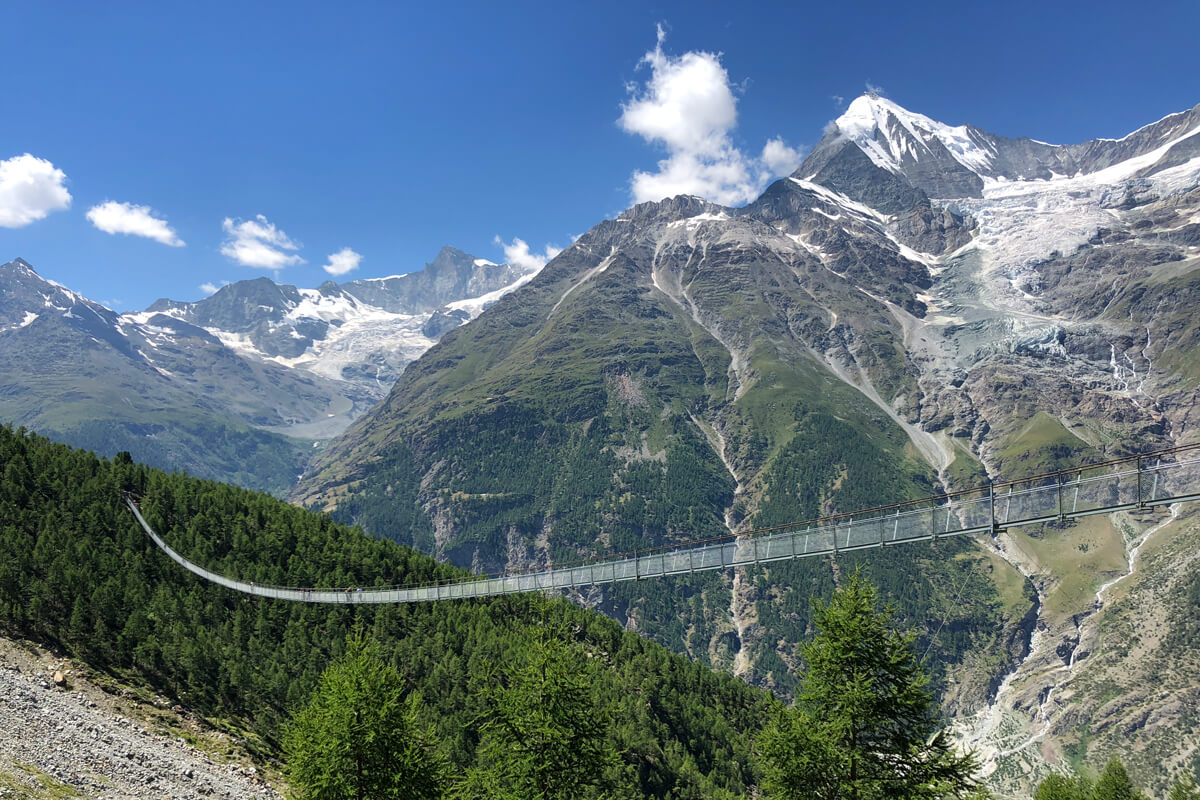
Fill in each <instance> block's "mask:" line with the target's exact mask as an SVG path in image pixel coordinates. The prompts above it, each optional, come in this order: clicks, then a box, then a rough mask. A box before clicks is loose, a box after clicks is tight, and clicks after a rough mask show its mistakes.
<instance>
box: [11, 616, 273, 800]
mask: <svg viewBox="0 0 1200 800" xmlns="http://www.w3.org/2000/svg"><path fill="white" fill-rule="evenodd" d="M137 708H138V705H137V704H136V703H133V702H130V701H128V700H125V699H123V698H119V697H115V696H113V695H110V694H107V693H105V692H104V691H103V690H101V689H100V688H98V687H97V686H95V685H94V684H92V683H90V682H89V681H87V680H86V679H84V678H83V677H81V676H80V675H79V674H78V673H77V672H76V671H75V670H73V669H72V667H71V665H70V664H69V663H68V662H65V661H63V660H61V659H54V658H53V657H52V656H51V655H49V654H47V653H45V652H42V651H40V650H36V649H34V648H31V647H28V646H26V645H23V644H18V643H16V642H13V641H10V640H8V639H3V638H0V798H7V797H56V798H57V797H89V798H98V799H99V798H104V800H127V799H132V798H147V799H149V798H164V797H171V798H230V799H231V800H260V799H261V800H267V799H268V798H269V799H270V800H276V799H277V798H280V794H279V793H278V792H276V791H275V789H273V788H272V787H271V786H270V785H268V783H267V782H266V781H265V780H264V779H263V777H262V776H261V775H260V774H259V770H258V769H256V768H255V767H253V766H250V765H249V764H248V762H246V761H245V760H244V759H236V758H235V760H233V761H231V762H228V763H221V762H220V761H219V760H214V758H213V757H212V756H210V755H209V754H208V753H206V752H205V751H204V750H201V749H198V748H197V747H194V746H192V745H190V744H188V743H187V742H186V741H185V739H184V738H183V737H182V736H180V735H178V734H177V735H174V736H169V735H166V734H164V733H161V732H156V731H152V730H147V728H146V727H145V725H148V724H150V725H153V724H154V723H152V722H148V721H147V720H148V719H149V718H148V717H140V716H139V715H138V713H137ZM181 712H182V710H181V709H179V708H178V707H176V710H175V716H176V717H177V720H178V725H177V726H172V727H173V728H175V727H177V728H178V730H179V732H182V731H183V730H186V729H187V728H188V727H195V723H191V724H190V726H189V721H188V719H187V717H186V716H185V715H184V714H182V713H181ZM160 716H161V715H160ZM204 736H205V737H207V738H208V739H209V740H213V739H215V740H217V741H220V740H221V739H222V738H224V737H223V735H222V734H213V733H211V732H209V733H206V734H204ZM201 740H202V739H201ZM226 741H227V739H226Z"/></svg>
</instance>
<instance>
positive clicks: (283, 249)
mask: <svg viewBox="0 0 1200 800" xmlns="http://www.w3.org/2000/svg"><path fill="white" fill-rule="evenodd" d="M221 230H223V231H225V236H226V238H225V242H224V244H222V245H221V255H223V256H225V257H226V258H228V259H229V260H230V261H233V262H234V263H236V264H241V265H242V266H243V267H260V268H263V269H272V270H278V269H283V268H284V267H289V266H292V265H293V264H303V263H304V259H303V258H301V257H300V256H298V255H296V254H295V253H294V252H289V251H295V250H299V249H300V245H298V244H296V243H295V242H293V241H292V240H291V238H290V237H288V235H287V234H286V233H284V232H283V231H281V230H279V228H276V227H275V224H274V223H273V222H270V221H268V220H267V218H266V217H264V216H263V215H262V214H259V215H257V216H256V217H255V218H254V219H247V220H240V219H239V220H234V219H232V218H230V217H226V218H225V219H224V221H222V222H221Z"/></svg>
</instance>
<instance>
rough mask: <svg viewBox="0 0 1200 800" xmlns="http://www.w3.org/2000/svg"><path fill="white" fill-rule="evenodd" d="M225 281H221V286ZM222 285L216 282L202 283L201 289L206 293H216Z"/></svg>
mask: <svg viewBox="0 0 1200 800" xmlns="http://www.w3.org/2000/svg"><path fill="white" fill-rule="evenodd" d="M225 283H226V282H225V281H221V286H224V285H225ZM221 286H218V285H217V284H215V283H202V284H200V291H202V292H204V293H205V294H206V295H208V294H216V293H217V292H218V291H219V290H220V288H221Z"/></svg>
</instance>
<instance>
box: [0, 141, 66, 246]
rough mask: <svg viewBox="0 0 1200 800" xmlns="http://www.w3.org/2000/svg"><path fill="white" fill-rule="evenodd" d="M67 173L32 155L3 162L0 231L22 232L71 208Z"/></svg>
mask: <svg viewBox="0 0 1200 800" xmlns="http://www.w3.org/2000/svg"><path fill="white" fill-rule="evenodd" d="M66 180H67V173H65V172H63V171H62V170H61V169H58V168H57V167H55V166H54V165H53V164H51V163H50V162H49V161H47V160H46V159H44V158H37V157H36V156H31V155H30V154H29V153H26V154H25V155H21V156H13V157H12V158H10V159H8V160H7V161H0V228H23V227H25V226H26V225H28V224H30V223H31V222H37V221H38V220H39V219H44V218H45V216H46V215H47V214H49V213H50V212H51V211H61V210H63V209H66V208H70V207H71V193H70V192H68V191H67V187H66V186H65V185H64V184H65V183H66Z"/></svg>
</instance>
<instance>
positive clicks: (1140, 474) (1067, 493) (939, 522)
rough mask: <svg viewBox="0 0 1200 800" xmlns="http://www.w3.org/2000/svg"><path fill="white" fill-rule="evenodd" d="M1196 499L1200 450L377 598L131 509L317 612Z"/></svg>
mask: <svg viewBox="0 0 1200 800" xmlns="http://www.w3.org/2000/svg"><path fill="white" fill-rule="evenodd" d="M1195 499H1200V444H1198V445H1190V446H1187V447H1181V448H1176V449H1174V450H1167V451H1163V452H1160V453H1154V454H1150V455H1144V456H1134V457H1130V458H1126V459H1120V460H1117V461H1110V462H1106V463H1103V464H1095V465H1091V466H1084V467H1078V468H1075V469H1071V470H1066V471H1063V472H1057V473H1053V474H1049V475H1039V476H1036V477H1033V478H1027V479H1024V480H1019V481H1012V482H1008V483H1001V484H993V485H990V486H986V487H981V488H978V489H970V490H967V491H963V492H956V493H953V494H949V495H942V496H937V497H928V498H923V499H921V500H915V501H912V502H908V503H902V504H898V505H893V506H884V507H880V508H873V509H869V510H866V511H860V512H856V513H853V514H842V515H838V516H832V517H825V518H822V519H814V520H809V521H807V522H800V523H795V524H791V525H783V526H778V527H774V528H764V529H760V530H755V531H748V532H746V533H744V534H741V535H739V536H728V537H723V538H719V539H712V540H707V541H698V542H689V543H687V544H684V545H678V546H673V547H664V548H657V549H654V550H648V551H645V552H636V553H627V554H622V555H617V556H612V557H609V558H602V559H597V560H592V561H589V562H586V563H579V564H564V565H560V566H557V567H553V568H551V569H547V570H542V571H537V572H529V573H524V574H516V575H494V576H480V577H474V578H468V579H465V580H462V581H457V582H453V583H444V584H436V585H427V586H410V587H387V588H368V589H364V588H359V587H349V588H342V589H304V588H292V587H279V586H262V585H259V584H253V583H248V582H244V581H237V580H234V579H231V578H228V577H225V576H223V575H219V574H217V573H213V572H210V571H208V570H206V569H204V568H203V567H200V566H198V565H196V564H193V563H192V562H190V561H188V560H187V559H185V558H183V557H182V556H180V555H179V554H178V553H176V552H175V551H174V550H172V549H171V548H170V547H168V546H167V544H166V543H165V542H164V541H163V540H162V539H161V537H159V536H158V534H156V533H155V532H154V531H153V530H152V529H151V527H150V525H149V524H148V523H147V522H146V521H145V519H144V518H143V517H142V515H141V512H140V511H139V509H138V508H137V506H136V504H135V503H133V502H132V501H130V503H129V505H130V508H131V509H132V510H133V512H134V514H135V515H136V516H137V518H138V521H139V522H140V523H141V525H142V527H143V528H144V529H145V530H146V532H147V533H148V534H149V535H150V536H151V537H153V539H154V541H155V543H156V544H158V546H159V547H161V548H162V549H163V550H165V551H166V552H167V553H168V555H170V556H171V558H173V559H174V560H175V561H177V562H178V563H180V564H181V565H182V566H184V567H185V568H187V569H189V570H191V571H192V572H194V573H196V574H197V575H199V576H201V577H203V578H206V579H208V580H211V581H213V582H215V583H218V584H220V585H222V586H227V587H229V588H231V589H235V590H237V591H242V592H246V593H249V594H255V595H259V596H262V597H274V598H278V599H283V600H295V601H301V602H310V603H416V602H427V601H434V600H447V599H458V598H472V597H487V596H492V595H500V594H513V593H518V592H532V591H543V590H547V589H569V588H573V587H579V586H591V585H595V584H605V583H618V582H622V581H633V580H643V579H647V578H658V577H664V576H670V575H684V574H689V573H694V572H703V571H706V570H713V569H725V568H729V567H737V566H750V565H755V564H762V563H770V562H773V561H781V560H785V559H795V558H806V557H812V556H823V555H835V554H838V553H842V552H847V551H852V550H860V549H863V548H869V547H887V546H890V545H896V544H903V543H907V542H919V541H928V540H932V539H938V538H941V537H946V536H958V535H963V534H972V533H980V532H993V533H994V532H998V531H999V530H1001V529H1003V528H1007V527H1016V526H1020V525H1031V524H1037V523H1043V522H1050V521H1054V520H1066V519H1072V518H1075V517H1082V516H1088V515H1092V514H1101V513H1111V512H1113V511H1120V510H1124V509H1133V508H1149V507H1154V506H1160V505H1165V504H1168V503H1176V502H1184V501H1188V500H1195Z"/></svg>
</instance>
